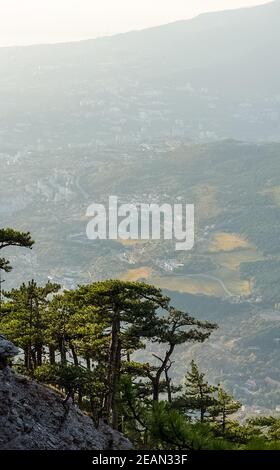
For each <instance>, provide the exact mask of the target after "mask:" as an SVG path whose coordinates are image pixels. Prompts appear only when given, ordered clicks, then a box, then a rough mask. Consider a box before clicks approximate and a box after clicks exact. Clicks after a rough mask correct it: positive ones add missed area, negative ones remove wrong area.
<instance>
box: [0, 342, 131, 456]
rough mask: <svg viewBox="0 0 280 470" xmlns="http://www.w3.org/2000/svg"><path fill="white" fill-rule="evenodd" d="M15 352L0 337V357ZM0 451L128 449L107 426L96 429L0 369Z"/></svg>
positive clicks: (41, 389) (53, 395) (53, 397)
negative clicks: (6, 352)
mask: <svg viewBox="0 0 280 470" xmlns="http://www.w3.org/2000/svg"><path fill="white" fill-rule="evenodd" d="M8 348H9V351H8V355H9V356H11V355H14V354H16V351H14V349H15V348H13V345H12V344H11V343H9V342H8V341H6V340H5V339H4V338H3V337H0V360H1V359H2V356H3V355H4V354H5V351H7V349H8ZM0 449H1V450H105V449H106V450H110V449H111V450H114V449H115V450H116V449H118V450H129V449H131V444H130V442H129V441H128V440H127V439H125V438H124V437H123V436H122V435H121V434H119V433H118V432H116V431H113V430H112V429H110V428H109V426H105V425H104V426H101V427H100V428H98V429H96V428H95V427H94V425H93V421H92V419H91V418H90V417H89V416H86V415H85V414H83V413H82V412H81V411H80V410H79V409H78V408H77V407H76V406H74V405H73V404H69V403H64V401H63V398H62V397H61V396H60V395H59V394H58V393H57V392H54V391H52V390H51V389H49V388H47V387H45V386H43V385H39V384H38V383H36V382H35V381H33V380H31V379H29V378H27V377H24V376H21V375H18V374H15V373H14V372H12V371H11V370H10V369H9V368H8V367H6V368H4V369H3V368H0Z"/></svg>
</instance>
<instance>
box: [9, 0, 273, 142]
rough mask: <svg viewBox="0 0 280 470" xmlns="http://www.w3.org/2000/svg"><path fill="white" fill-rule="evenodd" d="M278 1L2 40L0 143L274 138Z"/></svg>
mask: <svg viewBox="0 0 280 470" xmlns="http://www.w3.org/2000/svg"><path fill="white" fill-rule="evenodd" d="M279 26H280V2H279V1H274V2H272V3H269V4H265V5H263V6H257V7H254V8H248V9H241V10H234V11H225V12H219V13H211V14H204V15H201V16H199V17H197V18H194V19H192V20H187V21H181V22H177V23H173V24H169V25H166V26H161V27H157V28H152V29H148V30H143V31H140V32H131V33H127V34H122V35H118V36H113V37H109V38H103V39H97V40H89V41H82V42H78V43H72V44H71V43H70V44H59V45H52V46H48V45H46V46H34V47H26V48H6V49H5V48H4V49H3V48H2V49H1V50H0V77H1V78H0V100H1V113H0V123H1V128H2V129H1V137H0V139H1V140H0V142H1V143H2V146H3V147H4V148H8V149H13V150H15V151H16V150H18V146H19V144H20V146H21V148H22V146H23V145H24V144H26V145H28V146H29V145H36V144H38V143H40V145H44V146H47V147H49V146H50V145H54V143H56V144H57V145H65V144H72V145H73V144H74V145H75V144H88V143H95V144H100V143H102V144H108V143H116V142H119V141H121V142H130V143H131V142H139V141H140V142H141V141H143V140H144V141H145V140H151V139H153V140H155V139H158V138H170V137H175V138H195V139H202V140H207V139H217V138H219V139H220V138H227V137H230V138H237V139H245V140H261V139H266V140H267V139H270V140H277V139H278V138H279V134H280V128H279V86H278V76H279V61H278V60H277V57H278V51H279V45H280V32H279V31H280V28H279Z"/></svg>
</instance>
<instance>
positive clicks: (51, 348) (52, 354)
mask: <svg viewBox="0 0 280 470" xmlns="http://www.w3.org/2000/svg"><path fill="white" fill-rule="evenodd" d="M49 358H50V364H51V365H52V366H53V365H55V347H54V346H49Z"/></svg>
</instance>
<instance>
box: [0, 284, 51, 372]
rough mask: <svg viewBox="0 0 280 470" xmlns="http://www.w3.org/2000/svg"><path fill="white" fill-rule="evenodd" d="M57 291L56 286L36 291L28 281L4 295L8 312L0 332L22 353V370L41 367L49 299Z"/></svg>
mask: <svg viewBox="0 0 280 470" xmlns="http://www.w3.org/2000/svg"><path fill="white" fill-rule="evenodd" d="M59 288H60V286H59V285H58V284H52V283H50V282H48V283H47V284H46V285H45V286H43V287H40V286H38V285H37V284H36V282H35V281H34V280H32V281H30V282H28V284H22V285H21V286H20V288H19V289H12V290H11V291H10V292H4V295H5V297H6V298H7V299H8V300H9V306H10V308H9V311H8V313H7V314H6V315H5V316H4V317H3V319H2V322H1V331H2V332H3V333H4V334H6V335H7V336H8V337H9V338H10V339H11V340H12V341H13V342H14V343H15V344H16V345H17V346H18V347H20V348H22V349H23V351H24V362H25V367H26V369H27V370H29V371H33V370H34V369H35V368H36V367H37V366H39V365H41V364H42V356H43V346H44V342H45V332H46V328H47V321H46V320H47V319H46V311H47V307H48V305H49V301H50V299H49V296H50V295H51V294H54V293H56V292H57V291H58V290H59Z"/></svg>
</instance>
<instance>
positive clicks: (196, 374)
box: [178, 360, 217, 423]
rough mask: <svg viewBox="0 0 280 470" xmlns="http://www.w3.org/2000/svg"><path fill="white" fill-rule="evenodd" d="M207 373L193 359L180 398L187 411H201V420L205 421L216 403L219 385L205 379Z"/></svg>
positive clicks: (182, 406)
mask: <svg viewBox="0 0 280 470" xmlns="http://www.w3.org/2000/svg"><path fill="white" fill-rule="evenodd" d="M204 377H205V374H203V373H202V372H200V371H199V369H198V366H197V364H196V363H195V362H194V360H192V361H191V370H190V371H188V372H187V375H186V377H185V389H184V393H183V394H182V396H181V397H180V399H179V400H178V403H179V404H180V407H181V408H183V409H184V410H186V411H191V412H193V411H194V412H199V416H200V422H201V423H202V422H203V421H205V418H206V415H207V414H209V413H208V412H209V410H210V409H211V407H213V406H214V405H215V403H216V399H215V397H214V393H215V392H216V391H217V387H215V386H213V385H210V384H209V383H208V382H207V381H206V380H205V379H204Z"/></svg>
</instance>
